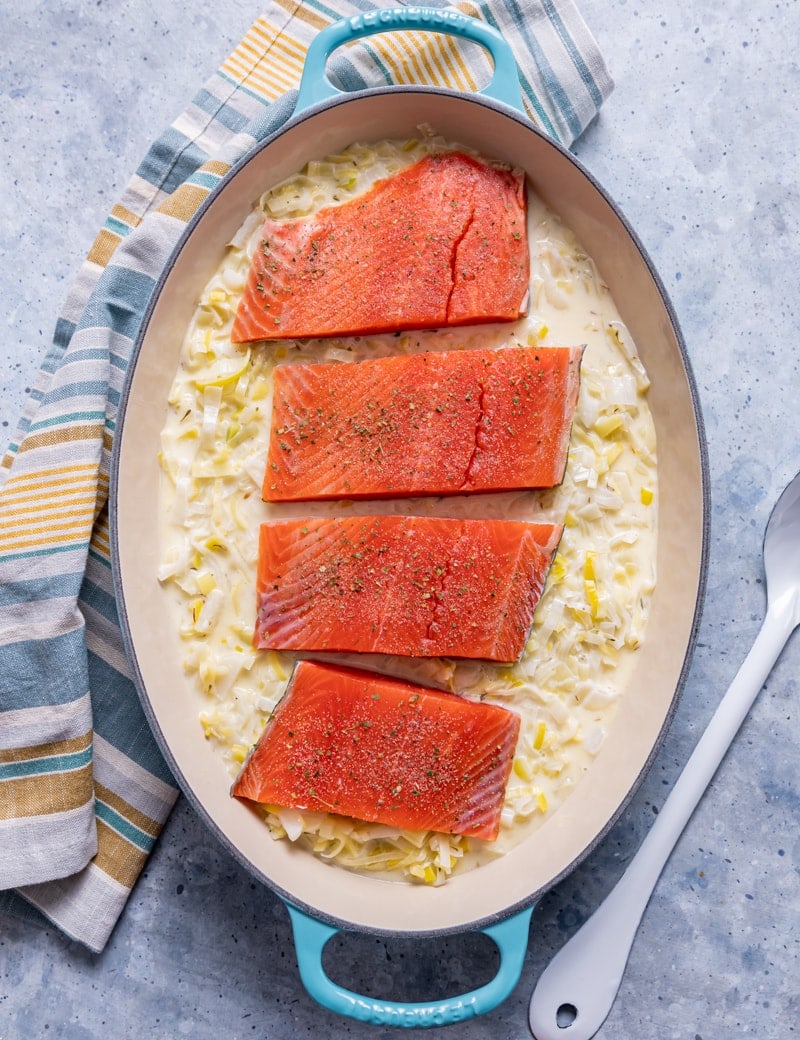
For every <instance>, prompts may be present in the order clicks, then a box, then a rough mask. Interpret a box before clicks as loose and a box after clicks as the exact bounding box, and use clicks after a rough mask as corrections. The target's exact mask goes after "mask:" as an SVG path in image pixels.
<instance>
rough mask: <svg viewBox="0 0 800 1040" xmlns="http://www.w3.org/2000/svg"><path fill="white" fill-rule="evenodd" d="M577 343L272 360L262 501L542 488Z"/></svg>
mask: <svg viewBox="0 0 800 1040" xmlns="http://www.w3.org/2000/svg"><path fill="white" fill-rule="evenodd" d="M582 355H583V347H510V348H506V349H504V350H463V351H457V350H456V351H445V352H442V353H423V354H407V355H400V356H393V357H387V358H380V359H375V360H369V361H360V362H352V363H332V364H314V365H305V364H292V365H279V366H278V367H277V368H276V369H275V372H274V376H273V386H274V395H273V404H272V425H271V430H270V441H269V448H268V452H267V468H266V472H265V476H264V484H263V488H262V496H263V498H264V500H265V501H267V502H293V501H299V500H303V499H306V500H312V499H317V500H319V499H335V498H391V497H400V496H408V495H452V494H460V493H469V492H487V491H508V490H517V489H522V488H546V487H553V486H554V485H555V484H559V483H560V482H561V481H562V479H563V477H564V470H565V468H566V464H567V450H568V448H569V438H570V431H571V429H572V421H573V417H574V414H575V406H576V404H577V401H578V391H579V384H580V364H581V358H582Z"/></svg>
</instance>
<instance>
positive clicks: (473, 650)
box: [253, 516, 562, 662]
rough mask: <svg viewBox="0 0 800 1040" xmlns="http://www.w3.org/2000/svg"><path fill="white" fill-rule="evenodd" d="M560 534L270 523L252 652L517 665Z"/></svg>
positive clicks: (412, 521)
mask: <svg viewBox="0 0 800 1040" xmlns="http://www.w3.org/2000/svg"><path fill="white" fill-rule="evenodd" d="M561 532H562V528H561V526H560V525H556V524H535V523H528V522H524V521H516V520H456V519H445V518H441V517H420V516H366V517H359V516H351V517H346V518H342V517H335V518H330V517H306V518H303V519H292V520H274V521H268V522H266V523H264V524H262V525H261V529H260V537H259V560H258V573H257V588H256V592H257V617H256V625H255V634H254V640H253V641H254V645H255V646H256V647H257V648H260V649H265V650H297V651H317V652H321V651H336V652H339V651H341V652H356V653H358V652H360V653H376V654H396V655H400V656H406V657H465V658H476V659H482V660H489V661H502V662H512V661H516V660H518V659H519V657H520V656H521V654H522V651H523V650H524V648H525V642H526V640H527V637H528V633H529V631H530V627H531V624H532V622H533V614H534V611H535V609H536V604H537V603H538V601H539V598H540V596H541V594H542V590H543V588H544V582H545V578H546V576H547V571H548V569H549V567H550V564H551V562H552V558H553V554H554V553H555V550H556V547H557V545H558V542H559V539H560V537H561Z"/></svg>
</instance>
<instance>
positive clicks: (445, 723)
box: [231, 661, 520, 841]
mask: <svg viewBox="0 0 800 1040" xmlns="http://www.w3.org/2000/svg"><path fill="white" fill-rule="evenodd" d="M519 729H520V718H519V716H518V715H516V714H515V713H514V712H512V711H509V710H508V709H506V708H502V707H499V706H497V705H493V704H487V703H484V702H480V701H469V700H466V699H465V698H463V697H460V696H458V695H457V694H454V693H444V692H442V691H441V690H432V689H428V688H426V687H424V686H418V685H416V684H413V683H408V682H405V681H402V680H399V679H393V678H389V677H387V676H379V675H373V674H371V673H369V672H362V671H359V670H357V669H353V668H343V667H339V666H336V665H328V664H318V663H316V662H313V661H301V662H299V663H298V664H297V665H296V666H295V669H294V672H293V674H292V677H291V679H290V681H289V685H288V687H287V689H286V693H285V694H284V695H283V697H282V698H281V700H280V702H279V703H278V706H277V708H276V709H275V712H274V713H273V715H272V717H271V718H270V720H269V722H268V723H267V726H266V728H265V730H264V732H263V734H262V735H261V737H260V739H259V741H258V743H257V744H256V746H255V748H254V749H253V750H252V751H251V753H250V755H249V756H248V758H247V759H246V761H245V763H244V766H243V767H242V770H241V772H240V773H239V776H238V777H237V778H236V780H235V782H234V784H233V787H232V789H231V793H232V794H233V795H234V797H236V798H243V799H247V800H249V801H253V802H258V803H260V804H264V805H271V806H284V807H288V808H292V809H297V810H299V811H301V812H302V811H309V812H332V813H336V814H338V815H341V816H349V817H354V818H356V819H358V820H366V821H368V822H371V823H384V824H388V825H390V826H395V827H398V828H400V829H402V830H411V831H440V832H444V833H447V834H465V835H469V836H470V837H474V838H482V839H484V840H486V841H494V839H495V838H496V837H497V835H498V832H499V829H500V813H501V810H502V807H503V801H504V798H505V789H506V784H507V783H508V777H509V773H510V771H511V764H512V760H513V755H514V750H515V748H516V744H517V737H518V735H519Z"/></svg>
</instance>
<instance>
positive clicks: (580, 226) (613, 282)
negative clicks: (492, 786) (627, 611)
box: [111, 89, 708, 934]
mask: <svg viewBox="0 0 800 1040" xmlns="http://www.w3.org/2000/svg"><path fill="white" fill-rule="evenodd" d="M422 123H425V124H429V125H430V126H432V127H433V128H434V130H435V131H436V132H437V133H439V134H441V135H442V136H443V137H445V138H446V139H447V140H449V141H455V142H460V143H462V144H464V145H466V146H468V147H471V148H474V149H476V150H477V151H478V152H480V153H481V154H483V155H486V156H491V157H493V158H496V159H501V160H505V161H507V162H509V163H511V164H513V165H516V166H520V167H522V168H524V169H525V170H526V171H527V173H528V175H529V177H530V178H531V181H532V183H533V185H534V187H535V189H536V191H537V192H538V193H539V194H540V195H541V196H542V198H543V199H544V201H545V202H546V203H547V204H548V205H549V206H550V207H551V208H552V209H554V210H555V211H556V212H557V213H558V214H559V215H560V216H561V217H562V219H563V220H564V222H565V223H566V224H567V225H568V226H569V227H570V228H571V229H572V230H573V231H574V232H575V234H576V235H577V236H578V238H579V240H580V241H581V242H582V244H583V246H584V247H585V248H586V250H587V251H588V252H589V254H590V255H591V256H592V257H593V259H594V260H595V262H596V264H597V266H598V268H599V271H600V273H601V275H602V277H603V279H604V280H605V282H606V283H607V284H608V286H609V288H610V290H611V294H612V296H613V298H614V300H615V302H616V304H617V307H618V309H619V311H620V314H621V316H622V319H623V321H624V322H625V323H626V325H627V327H628V328H629V330H630V331H631V333H632V335H633V338H634V340H635V342H636V344H637V347H638V351H639V354H640V356H641V358H642V361H643V363H644V365H645V367H646V369H647V371H648V374H649V376H650V379H651V388H650V391H649V404H650V409H651V412H652V415H653V420H654V423H655V426H656V435H657V440H658V459H659V497H660V504H659V534H658V560H657V574H658V581H657V586H656V590H655V594H654V598H653V602H652V613H651V617H650V620H649V623H648V628H647V634H646V638H645V640H644V643H643V645H642V647H641V649H640V651H639V653H638V664H637V666H636V669H635V671H634V673H633V677H632V680H631V683H630V686H629V688H628V690H627V692H626V693H625V695H624V698H623V700H622V701H621V703H620V706H619V708H618V711H617V714H616V717H615V719H614V723H613V725H612V726H611V728H610V731H609V733H608V736H607V738H606V740H605V743H604V744H603V746H602V749H601V750H600V752H599V753H598V755H597V756H596V758H595V759H594V762H593V764H592V765H591V767H590V769H589V772H588V774H587V775H586V776H585V778H584V779H583V780H581V782H580V783H579V784H578V785H577V786H576V788H575V790H574V791H573V792H572V793H571V794H570V796H569V797H568V798H567V799H566V801H565V802H564V804H563V805H561V806H560V807H559V808H558V810H557V811H556V812H554V813H553V815H552V816H551V817H550V818H549V819H548V820H547V821H546V822H545V823H544V824H543V825H542V826H541V827H540V828H539V829H538V830H537V831H536V832H535V833H534V834H533V835H531V836H530V837H529V838H527V839H525V840H524V841H523V842H522V843H520V844H519V845H517V846H516V847H514V848H513V849H512V850H511V851H510V852H508V853H507V854H506V855H505V856H502V857H500V858H499V859H497V860H495V861H493V862H491V863H489V864H487V865H484V866H482V867H480V868H479V869H476V870H472V871H469V872H466V873H463V874H461V875H457V876H454V877H453V878H451V879H450V880H449V881H448V883H447V884H446V885H444V886H442V887H428V886H425V885H412V884H403V883H392V882H387V881H384V880H379V879H375V878H371V877H367V876H363V875H359V874H355V873H350V872H348V871H345V870H343V869H341V868H336V867H331V866H328V865H326V864H325V863H323V862H322V861H320V860H318V859H316V858H315V857H314V856H312V855H310V854H308V853H307V852H305V851H304V850H302V849H299V848H296V847H294V846H293V845H292V844H291V843H289V842H286V841H275V840H273V839H272V838H271V837H270V835H269V833H268V831H267V830H266V828H265V827H264V824H263V822H262V821H261V820H260V819H259V818H257V817H256V815H255V814H254V813H252V812H250V811H249V810H248V809H247V808H245V807H244V806H243V805H242V804H240V803H238V802H236V801H235V800H233V799H232V798H231V797H230V794H229V788H230V778H229V776H228V775H227V773H226V771H225V768H224V765H223V764H222V762H221V761H220V759H219V758H218V757H217V756H216V755H215V754H214V753H213V751H212V748H211V747H210V745H209V743H208V742H207V741H206V740H205V739H204V736H203V730H202V727H201V726H200V725H199V724H198V722H197V711H196V708H195V704H196V701H195V698H194V695H193V693H192V691H191V689H190V685H189V679H188V678H187V677H186V676H185V675H184V672H183V669H182V666H181V660H180V653H179V647H178V643H179V636H178V633H177V631H176V626H175V625H174V623H173V620H172V619H171V616H170V615H169V613H168V606H169V604H168V601H167V600H168V597H166V596H163V595H161V594H160V588H159V584H158V580H157V573H158V565H159V546H158V538H157V536H156V531H157V516H158V487H159V466H158V460H157V454H158V450H159V436H160V432H161V429H162V427H163V425H164V417H165V413H166V400H167V395H168V393H169V389H170V386H171V383H172V380H173V378H174V375H175V371H176V367H177V358H178V354H179V351H180V348H181V343H182V340H183V336H184V333H185V330H186V328H187V326H188V323H189V321H190V318H191V314H192V312H193V309H194V307H195V305H196V303H197V300H198V298H199V295H200V293H201V290H202V288H203V286H204V285H205V283H206V282H207V280H208V278H209V277H210V276H211V274H212V273H213V272H214V271H215V270H216V268H217V267H218V265H219V264H220V262H221V260H222V257H223V253H224V249H225V244H226V242H228V240H229V239H230V238H231V236H232V235H233V234H234V233H235V232H236V230H237V229H238V228H239V227H240V225H241V224H242V223H243V221H244V219H245V217H246V216H247V214H248V213H249V211H250V209H251V207H252V205H253V203H254V202H255V200H256V199H257V198H258V197H259V196H260V195H261V194H262V193H263V192H264V190H265V189H266V188H268V187H270V186H271V185H273V184H277V183H278V182H280V181H281V180H283V179H284V178H286V177H287V176H289V175H291V174H293V173H295V172H297V171H298V170H300V169H301V168H302V167H303V166H304V164H305V163H306V162H307V161H308V160H309V159H312V158H321V157H323V156H324V155H326V154H329V153H332V152H336V151H340V150H341V149H343V148H344V147H346V146H347V145H349V144H351V143H352V142H354V141H378V140H381V139H385V138H387V137H393V138H404V137H413V136H414V135H415V133H416V132H417V131H416V128H417V127H418V126H419V125H420V124H422ZM706 484H707V482H706V477H705V457H704V444H703V436H702V428H701V425H700V419H699V414H698V409H697V404H696V400H695V395H694V391H693V384H692V380H691V376H690V373H689V371H688V366H687V362H686V359H685V356H684V353H683V349H682V346H681V342H680V338H679V334H678V332H677V330H676V326H675V322H674V320H673V319H672V316H671V312H670V309H669V305H668V303H667V302H666V300H665V297H664V294H663V290H662V289H661V288H660V283H659V281H658V278H657V276H656V275H655V274H654V273H653V271H652V269H651V267H650V265H649V263H648V261H647V259H646V257H645V256H644V254H643V252H642V250H641V247H640V246H639V244H638V243H637V240H636V238H635V236H634V235H633V233H632V232H631V231H630V229H629V228H628V227H627V225H626V223H625V222H624V220H623V219H622V218H621V217H620V216H619V214H618V213H617V211H616V210H615V208H614V207H613V205H612V204H611V203H610V202H609V201H608V200H607V198H606V197H605V195H604V194H603V193H602V191H601V190H600V189H599V188H598V187H597V185H595V184H594V183H593V182H592V180H591V178H590V177H588V176H587V174H586V173H585V172H584V171H583V170H582V169H581V168H580V167H579V166H578V165H577V164H576V163H575V161H574V160H573V159H572V158H571V157H570V156H569V155H568V154H567V153H565V152H564V151H563V150H562V149H560V148H559V147H558V146H556V145H554V144H553V143H552V142H551V141H550V140H549V139H547V138H545V137H544V136H543V135H541V134H539V133H538V132H537V131H535V130H533V129H532V128H531V126H530V124H528V123H527V122H526V121H525V120H524V119H523V118H522V117H519V116H514V115H511V114H509V110H508V109H506V108H505V107H504V106H500V105H497V104H494V103H492V102H487V101H485V100H483V99H478V98H472V97H462V96H458V95H454V94H450V93H445V92H439V91H431V90H421V89H410V90H409V89H394V90H389V91H380V92H375V93H372V94H369V95H358V96H353V97H350V98H344V99H336V100H335V101H333V102H330V103H326V104H323V105H321V106H318V107H317V108H316V109H314V110H312V111H311V112H309V113H306V114H303V115H302V116H301V117H299V118H298V119H296V120H295V121H293V122H292V123H291V124H290V125H289V126H288V128H286V129H284V130H283V131H281V132H280V133H279V134H277V135H276V136H275V137H273V138H272V139H271V140H270V141H269V142H267V143H266V144H265V146H262V147H261V148H260V149H259V150H258V151H257V152H255V153H254V154H253V155H252V156H251V157H250V158H249V159H248V160H247V161H246V162H245V163H243V164H242V165H241V166H240V167H239V168H238V170H237V172H236V173H235V174H234V175H233V176H232V177H230V178H229V179H228V180H227V181H226V182H225V183H224V185H223V187H222V188H221V189H220V190H218V191H217V192H216V193H214V194H213V195H212V196H211V198H210V200H209V202H208V203H207V204H206V206H205V207H204V208H203V210H202V211H201V213H200V214H199V217H198V218H197V219H196V220H195V221H194V222H193V224H192V225H191V226H190V229H189V231H188V233H187V235H186V237H185V238H184V240H183V242H182V245H181V247H180V248H179V250H178V251H177V253H176V255H175V257H174V259H173V262H172V264H171V266H170V267H169V269H168V270H167V271H166V273H165V275H164V277H163V279H162V281H161V283H160V285H159V286H158V289H157V291H156V295H155V298H154V302H153V304H152V305H151V308H150V310H149V312H148V315H147V317H146V319H145V322H144V325H143V331H142V334H141V338H140V342H139V344H138V347H137V353H136V355H135V357H134V360H133V362H132V364H131V369H130V371H129V376H128V383H127V386H126V392H125V395H124V398H123V403H122V407H121V414H120V419H119V425H118V430H117V435H116V443H115V455H114V466H113V476H112V499H111V501H112V539H113V554H114V565H115V580H116V582H117V594H118V600H119V606H120V613H121V617H122V623H123V630H124V633H125V637H126V642H127V647H128V652H129V656H130V660H131V664H132V667H133V670H134V676H135V679H136V682H137V685H138V688H139V691H140V695H141V697H142V701H143V703H144V706H145V710H146V712H147V715H148V717H149V720H150V722H151V724H152V726H153V729H154V732H155V734H156V736H157V739H158V740H159V743H160V745H161V747H162V749H163V750H164V752H165V754H166V756H167V758H168V761H169V762H170V765H171V767H172V769H173V771H174V773H175V775H176V778H177V779H178V781H179V782H180V784H181V786H182V788H183V790H184V791H185V793H186V794H187V796H188V797H189V798H190V800H191V801H192V803H193V804H194V805H195V807H196V808H197V809H198V811H199V812H200V813H201V815H202V816H203V818H204V819H205V821H206V822H207V823H208V825H209V826H210V827H211V829H212V830H213V831H214V832H215V833H216V834H217V835H218V837H219V838H220V839H221V840H222V841H223V842H224V843H225V844H226V845H227V846H228V847H229V848H230V849H231V850H232V851H233V853H234V854H235V855H236V856H238V857H239V858H240V859H241V860H242V862H243V863H244V864H245V865H246V866H247V867H248V868H249V869H250V870H251V871H252V872H253V873H254V874H255V875H256V876H257V877H259V878H260V879H262V880H263V881H264V882H266V883H267V884H268V885H270V886H271V887H273V888H274V889H275V890H276V891H277V892H278V893H279V894H280V895H282V896H283V897H284V898H286V899H287V900H288V901H290V902H291V903H294V904H295V905H297V906H299V907H301V908H304V909H307V910H308V911H309V912H310V913H312V914H313V915H315V916H317V917H320V918H322V919H324V920H327V921H329V922H331V923H333V924H336V925H342V926H344V927H350V928H356V929H370V930H376V931H382V932H397V933H414V934H430V933H433V932H440V931H463V930H467V929H470V928H475V927H482V926H485V925H486V924H488V923H491V922H492V921H496V920H498V919H501V918H503V917H506V916H508V915H510V914H511V913H513V912H514V911H516V910H518V909H520V908H522V907H524V906H529V905H530V904H531V903H532V902H533V901H535V899H536V898H538V896H539V895H541V894H542V893H543V892H544V891H546V890H547V889H548V888H549V887H551V886H552V885H553V884H555V882H556V881H558V880H559V879H560V878H562V877H563V876H564V875H565V874H567V873H568V872H569V871H570V870H571V869H572V868H574V866H575V865H576V864H577V862H578V861H580V860H581V859H582V858H583V857H584V856H585V855H586V854H587V853H588V852H589V851H590V850H591V849H592V848H593V847H594V845H595V844H596V843H597V842H598V841H599V840H600V838H601V837H602V836H603V835H604V834H605V833H606V831H607V830H608V829H609V827H610V826H611V824H612V823H613V821H614V820H615V819H616V818H617V816H618V815H619V813H620V812H621V811H622V808H623V807H624V805H625V804H626V802H627V800H628V799H629V798H630V796H631V795H632V793H633V791H634V790H635V789H636V787H637V785H638V783H639V781H640V780H641V778H642V776H643V775H644V773H645V771H646V770H647V768H648V766H649V765H650V763H651V761H652V758H653V756H654V755H655V752H656V750H657V748H658V746H659V744H660V741H661V739H662V737H663V735H664V732H665V730H666V728H667V725H668V724H669V721H670V719H671V716H672V712H673V711H674V707H675V703H676V700H677V696H678V693H679V690H680V687H681V684H682V681H683V677H684V673H685V670H686V668H687V667H688V660H689V655H690V652H691V648H692V643H693V640H694V635H695V628H696V624H697V616H698V611H699V604H700V602H701V600H702V593H703V585H704V576H705V565H706V537H707V533H706V524H707V508H708V507H707V492H706Z"/></svg>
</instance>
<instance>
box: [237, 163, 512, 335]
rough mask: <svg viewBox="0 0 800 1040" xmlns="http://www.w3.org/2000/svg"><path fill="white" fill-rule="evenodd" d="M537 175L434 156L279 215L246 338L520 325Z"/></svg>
mask: <svg viewBox="0 0 800 1040" xmlns="http://www.w3.org/2000/svg"><path fill="white" fill-rule="evenodd" d="M525 222H526V196H525V177H524V174H523V173H522V172H521V171H518V170H509V169H507V168H506V167H503V166H497V165H491V164H489V163H486V162H483V161H482V160H480V159H477V158H473V157H472V156H469V155H466V154H464V153H462V152H445V153H443V154H434V155H427V156H425V157H424V158H422V159H420V160H419V161H417V162H416V163H414V164H413V165H412V166H409V167H407V168H406V169H403V170H401V171H399V172H398V173H394V174H393V175H391V176H389V177H387V178H385V179H383V180H380V181H378V182H377V183H376V184H375V185H374V186H373V187H372V188H370V189H369V190H368V191H366V192H365V193H364V194H363V195H360V196H358V197H356V198H355V199H352V200H348V201H347V202H343V203H341V204H340V205H336V206H329V207H326V208H324V209H321V210H319V211H318V212H316V213H314V214H313V215H311V216H309V217H305V218H300V219H294V220H274V219H272V218H271V217H268V218H267V219H266V220H265V222H264V224H263V227H262V229H261V240H260V243H259V246H258V247H257V248H256V251H255V253H254V256H253V261H252V265H251V268H250V273H249V277H248V281H247V287H246V289H245V292H244V295H243V296H242V299H241V302H240V303H239V306H238V309H237V313H236V319H235V321H234V324H233V332H232V338H233V341H234V342H235V343H246V342H250V341H253V340H264V339H296V338H304V337H321V336H352V335H363V334H367V333H377V332H395V331H398V330H408V329H429V328H437V327H442V326H449V325H469V324H474V323H477V322H491V321H515V320H516V319H517V318H519V317H520V316H521V315H522V314H523V313H524V311H525V307H526V302H527V298H528V279H529V272H530V264H529V252H528V239H527V234H526V223H525Z"/></svg>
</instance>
